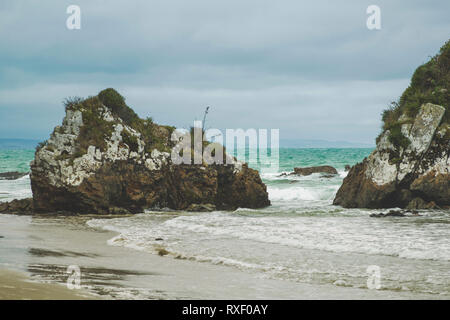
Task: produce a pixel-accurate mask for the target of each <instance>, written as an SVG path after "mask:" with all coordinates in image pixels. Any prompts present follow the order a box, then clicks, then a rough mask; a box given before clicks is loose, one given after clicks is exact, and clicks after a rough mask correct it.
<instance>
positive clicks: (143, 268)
mask: <svg viewBox="0 0 450 320" xmlns="http://www.w3.org/2000/svg"><path fill="white" fill-rule="evenodd" d="M87 220H88V219H87V218H85V217H58V218H54V217H53V218H43V217H18V216H12V215H9V216H3V218H2V221H1V222H2V224H0V226H1V228H0V235H2V236H4V238H2V239H0V241H2V242H3V241H5V242H6V248H4V249H3V250H5V251H6V252H8V249H10V248H8V245H10V246H15V251H20V250H21V251H20V252H18V253H17V256H13V257H9V259H10V261H4V260H5V258H3V261H2V260H1V259H0V270H1V269H5V267H4V266H5V265H7V266H8V267H6V269H10V270H11V269H13V270H26V271H27V273H29V274H30V278H29V279H31V280H32V282H28V281H26V280H23V279H24V278H21V276H14V277H13V278H12V279H11V281H12V285H11V284H9V282H6V281H5V282H4V281H3V278H4V277H5V275H7V274H11V272H13V273H14V272H18V271H9V270H6V271H4V272H3V271H2V272H0V285H6V286H11V287H13V288H10V289H12V291H11V292H9V293H8V294H7V295H6V299H8V298H9V299H16V298H17V299H19V298H24V299H27V298H29V299H66V298H67V299H78V298H80V299H104V298H106V299H213V300H214V299H448V296H446V295H432V294H420V293H417V294H414V295H413V296H411V294H408V293H407V292H401V291H389V290H368V289H362V288H355V287H341V286H335V285H316V284H307V283H300V282H295V281H286V280H280V279H272V278H267V277H261V276H258V275H256V274H252V273H251V272H248V271H246V270H241V269H237V268H234V267H229V266H225V265H214V264H209V263H204V262H198V261H191V260H180V259H175V258H173V257H168V256H164V257H161V256H158V255H156V254H153V253H150V252H146V251H138V250H134V249H131V248H126V247H119V246H111V245H108V244H107V241H108V240H109V239H111V238H113V237H114V236H116V235H117V233H116V232H111V231H104V230H98V229H94V228H91V227H89V226H87V225H86V221H87ZM17 243H20V246H21V248H20V250H18V247H19V245H17ZM0 251H1V249H0ZM2 254H3V253H2V252H0V256H2ZM69 265H77V266H79V267H80V269H81V287H82V291H83V292H86V293H87V296H85V295H82V296H79V294H78V293H74V292H73V290H69V289H66V288H64V287H63V286H61V285H58V284H56V283H63V284H64V283H65V282H66V280H67V277H68V274H67V273H66V272H67V267H68V266H69ZM11 266H13V267H11ZM19 274H20V273H19ZM2 277H3V278H2ZM21 279H22V280H21ZM25 279H26V278H25ZM42 280H43V281H45V282H51V283H50V284H48V283H44V284H42V282H41V281H42ZM28 283H32V284H33V285H28ZM22 285H23V287H22ZM29 286H31V288H38V289H39V290H42V291H40V293H37V294H27V293H26V291H24V290H26V289H27V288H28V287H29ZM80 293H81V292H80ZM0 297H1V296H0Z"/></svg>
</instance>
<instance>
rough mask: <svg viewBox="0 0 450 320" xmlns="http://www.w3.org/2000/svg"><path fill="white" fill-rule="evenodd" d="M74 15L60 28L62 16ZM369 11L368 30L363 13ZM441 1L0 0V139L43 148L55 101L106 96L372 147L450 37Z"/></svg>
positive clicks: (59, 110)
mask: <svg viewBox="0 0 450 320" xmlns="http://www.w3.org/2000/svg"><path fill="white" fill-rule="evenodd" d="M70 4H77V5H79V6H80V8H81V29H80V30H68V29H67V27H66V19H67V17H68V16H69V15H68V14H67V13H66V8H67V6H69V5H70ZM371 4H376V5H378V6H379V7H380V8H381V30H368V29H367V27H366V20H367V17H368V14H366V8H367V7H368V6H369V5H371ZM449 12H450V1H448V0H442V1H411V0H410V1H361V0H355V1H325V0H315V1H299V0H291V1H286V0H283V1H274V0H271V1H266V0H251V1H249V0H226V1H225V0H202V1H200V0H165V1H148V0H146V1H133V0H129V1H111V0H108V1H106V0H104V1H100V0H97V1H92V0H89V1H87V0H78V1H76V0H74V1H62V0H58V1H56V0H55V1H42V0H41V1H22V0H1V2H0V49H1V50H0V138H31V139H33V138H34V139H47V138H48V135H49V133H50V132H51V131H52V129H53V127H54V126H55V125H58V124H60V123H61V120H62V117H63V116H64V108H63V106H62V103H61V102H62V100H63V99H64V98H65V97H67V96H84V97H86V96H89V95H96V94H97V93H98V92H99V91H100V90H102V89H104V88H107V87H113V88H116V89H117V90H118V91H119V92H120V93H121V94H122V95H124V96H125V97H126V101H127V103H128V104H129V105H130V106H131V107H133V108H134V109H135V110H136V112H137V113H138V114H139V115H140V116H142V117H146V116H152V117H153V118H154V120H155V121H157V122H159V123H163V124H171V125H175V126H180V127H188V126H191V125H192V123H193V120H195V119H201V118H202V113H203V110H204V108H205V107H206V106H211V113H210V115H209V118H208V125H207V126H208V127H216V128H244V129H246V128H268V129H270V128H279V129H280V139H282V140H283V139H325V140H332V141H334V140H345V141H351V142H362V143H371V144H372V143H373V141H374V139H375V137H376V135H377V134H378V133H379V131H380V126H381V121H380V113H381V111H382V110H383V109H384V108H385V107H386V106H387V105H388V104H389V102H390V101H392V100H395V99H397V98H398V96H399V95H400V94H401V93H402V92H403V90H404V89H405V88H406V87H407V86H408V84H409V79H410V77H411V75H412V73H413V71H414V70H415V68H416V67H417V66H418V65H420V64H422V63H424V62H426V61H427V60H428V59H429V57H430V56H432V55H434V54H436V53H437V52H438V50H439V48H440V47H441V46H442V45H443V43H444V42H445V41H446V40H448V39H449V38H450V37H449V35H450V32H449V31H450V19H449V17H448V14H449Z"/></svg>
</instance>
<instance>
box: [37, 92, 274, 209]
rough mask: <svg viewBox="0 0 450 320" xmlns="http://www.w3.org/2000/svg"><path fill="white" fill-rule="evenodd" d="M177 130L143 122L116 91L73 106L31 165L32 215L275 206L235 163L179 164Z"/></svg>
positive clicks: (257, 178)
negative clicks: (173, 155)
mask: <svg viewBox="0 0 450 320" xmlns="http://www.w3.org/2000/svg"><path fill="white" fill-rule="evenodd" d="M173 131H174V128H173V127H169V126H161V125H158V124H156V123H154V122H153V121H152V119H150V118H148V119H146V120H143V119H140V118H139V117H138V116H137V115H136V113H134V111H133V110H132V109H131V108H129V107H128V106H127V105H126V104H125V100H124V98H123V97H122V96H121V95H120V94H119V93H117V92H116V91H115V90H113V89H106V90H103V91H102V92H100V93H99V95H98V96H94V97H90V98H87V99H84V100H83V99H79V98H76V99H69V100H67V101H66V115H65V117H64V120H63V122H62V125H61V126H57V127H56V128H55V129H54V131H53V133H52V134H51V136H50V138H49V139H48V140H47V141H46V142H44V143H41V144H40V145H39V146H38V148H37V150H36V153H35V159H34V161H32V163H31V174H30V179H31V187H32V191H33V211H34V212H73V213H80V214H88V213H99V214H126V213H137V212H142V211H143V210H144V209H146V208H171V209H179V210H196V209H198V208H201V209H204V208H207V209H208V210H213V209H223V210H233V209H236V208H238V207H247V208H260V207H264V206H267V205H269V204H270V201H269V199H268V193H267V191H266V186H265V185H264V184H263V183H262V181H261V178H260V176H259V174H258V172H257V171H256V170H253V169H251V168H248V166H247V165H246V164H245V163H242V162H239V161H237V160H236V159H234V158H233V161H232V163H231V164H227V165H222V164H212V165H208V164H206V163H204V162H203V163H202V164H200V165H198V164H196V165H194V164H192V165H191V164H180V165H176V164H173V163H172V160H171V156H170V152H171V149H172V147H173V146H174V142H172V141H171V138H170V137H171V134H172V132H173ZM226 157H229V156H227V155H226Z"/></svg>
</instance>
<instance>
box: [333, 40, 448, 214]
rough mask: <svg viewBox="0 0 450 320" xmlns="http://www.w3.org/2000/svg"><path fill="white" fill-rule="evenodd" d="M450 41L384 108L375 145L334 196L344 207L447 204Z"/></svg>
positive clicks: (439, 206)
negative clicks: (396, 99) (397, 96)
mask: <svg viewBox="0 0 450 320" xmlns="http://www.w3.org/2000/svg"><path fill="white" fill-rule="evenodd" d="M449 87H450V42H447V43H446V44H445V45H444V46H443V47H442V48H441V51H440V53H439V54H438V55H436V56H435V57H433V58H432V59H431V60H430V61H429V62H428V63H426V64H424V65H422V66H420V67H419V68H418V69H417V70H416V71H415V73H414V75H413V77H412V80H411V84H410V86H409V87H408V88H407V89H406V90H405V92H404V93H403V95H402V96H401V97H400V99H399V101H398V102H396V103H393V105H392V106H391V108H390V109H388V110H386V111H385V112H384V113H383V122H384V126H383V131H382V133H381V134H380V136H379V137H378V138H377V146H376V149H375V150H374V151H373V152H372V153H371V154H370V155H369V156H368V157H367V158H366V159H364V160H363V162H362V163H358V164H357V165H355V166H353V167H352V168H351V170H350V171H349V173H348V175H347V177H346V178H345V179H344V182H343V184H342V186H341V187H340V189H339V190H338V192H337V194H336V197H335V199H334V202H333V203H334V204H335V205H341V206H343V207H346V208H388V207H400V208H405V207H406V208H408V209H430V208H444V207H448V206H450V159H449V156H450V115H449V110H448V109H449V104H450V88H449Z"/></svg>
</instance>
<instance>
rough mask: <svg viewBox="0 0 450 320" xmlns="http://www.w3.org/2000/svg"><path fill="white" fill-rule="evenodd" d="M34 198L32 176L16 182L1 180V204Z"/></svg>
mask: <svg viewBox="0 0 450 320" xmlns="http://www.w3.org/2000/svg"><path fill="white" fill-rule="evenodd" d="M30 197H32V192H31V184H30V176H29V175H26V176H23V177H21V178H19V179H16V180H0V202H1V201H11V200H14V199H24V198H30Z"/></svg>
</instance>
